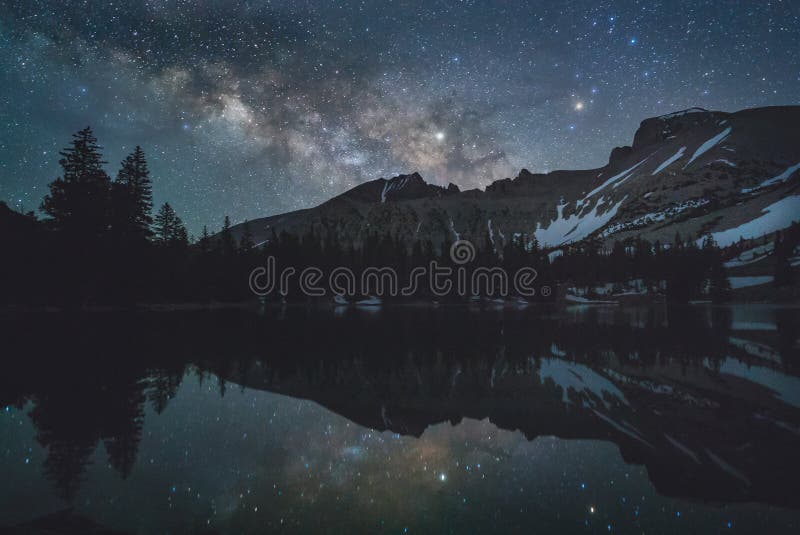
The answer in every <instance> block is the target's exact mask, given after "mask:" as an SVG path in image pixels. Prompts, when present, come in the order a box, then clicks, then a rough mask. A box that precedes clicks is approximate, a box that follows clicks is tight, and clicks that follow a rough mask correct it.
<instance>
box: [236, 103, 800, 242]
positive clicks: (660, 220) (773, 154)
mask: <svg viewBox="0 0 800 535" xmlns="http://www.w3.org/2000/svg"><path fill="white" fill-rule="evenodd" d="M798 140H800V106H785V107H769V108H755V109H747V110H742V111H739V112H736V113H726V112H719V111H708V110H704V109H702V108H690V109H687V110H683V111H679V112H676V113H670V114H667V115H662V116H660V117H653V118H649V119H646V120H644V121H642V122H641V124H640V126H639V128H638V130H637V131H636V133H635V134H634V137H633V143H632V144H631V145H630V146H625V147H617V148H615V149H613V150H612V151H611V154H610V156H609V161H608V163H607V164H606V165H605V166H603V167H601V168H598V169H588V170H578V171H553V172H550V173H546V174H538V173H531V172H529V171H528V170H526V169H523V170H522V171H521V172H520V173H519V174H518V175H517V177H515V178H506V179H502V180H497V181H495V182H493V183H491V184H490V185H488V186H487V187H486V189H485V191H481V190H469V191H464V192H462V191H460V190H459V189H458V187H457V186H455V185H453V184H450V185H449V186H448V187H447V188H444V187H441V186H436V185H432V184H428V183H426V182H425V180H424V179H423V178H422V176H420V175H419V174H418V173H412V174H410V175H399V176H396V177H394V178H390V179H385V178H380V179H377V180H372V181H369V182H366V183H364V184H361V185H359V186H356V187H355V188H353V189H351V190H349V191H347V192H345V193H343V194H341V195H339V196H337V197H334V198H333V199H331V200H329V201H327V202H325V203H323V204H321V205H319V206H317V207H315V208H311V209H305V210H298V211H295V212H290V213H287V214H282V215H276V216H271V217H266V218H262V219H258V220H255V221H251V222H250V230H251V232H252V233H253V235H254V237H255V239H256V242H257V243H260V242H264V241H267V240H269V239H270V237H271V236H272V235H273V234H272V233H273V231H274V232H276V233H280V232H283V231H286V232H288V233H290V234H296V235H298V236H302V235H304V234H306V233H308V232H309V231H312V230H313V231H314V232H315V233H316V234H318V235H321V236H328V235H330V234H331V233H335V234H336V236H337V237H338V239H339V241H340V242H343V243H353V244H355V245H358V244H360V243H362V242H363V240H364V239H365V237H366V236H368V235H370V234H371V233H375V232H377V233H391V234H392V235H394V236H399V237H400V238H402V239H404V240H405V241H406V242H408V243H412V242H413V241H415V240H421V239H424V240H430V241H431V242H432V243H434V244H441V243H443V242H444V241H445V240H447V241H452V240H455V239H469V240H472V241H475V242H477V243H486V242H487V241H489V242H491V243H492V244H493V245H495V246H496V247H497V246H502V244H504V243H506V242H507V241H508V240H512V239H522V240H526V241H532V240H533V239H536V240H537V241H538V243H539V244H540V245H541V246H543V247H548V248H558V247H560V246H564V245H567V244H571V243H576V242H579V241H581V240H585V239H589V238H592V239H598V240H601V241H603V242H609V243H610V242H613V241H618V240H619V241H624V240H626V239H629V238H636V237H642V238H645V239H648V240H650V241H656V240H660V241H661V242H670V241H672V239H673V237H674V236H675V234H676V232H678V233H680V234H681V235H682V236H684V237H691V238H693V239H698V240H699V239H702V237H703V236H705V235H708V234H711V235H713V236H714V238H715V239H716V240H717V242H719V244H720V245H721V246H725V245H728V244H730V243H733V242H735V241H738V240H739V238H741V237H744V238H755V237H758V236H761V235H763V234H765V233H769V232H773V231H775V230H779V229H782V228H785V227H787V226H789V225H790V224H791V222H792V220H794V219H798V220H800V192H799V191H798V189H799V186H800V141H798ZM241 231H242V227H241V226H237V227H234V229H233V232H234V234H237V233H240V232H241Z"/></svg>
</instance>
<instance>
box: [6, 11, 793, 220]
mask: <svg viewBox="0 0 800 535" xmlns="http://www.w3.org/2000/svg"><path fill="white" fill-rule="evenodd" d="M678 4H680V5H675V6H670V7H669V8H667V7H666V6H661V7H659V6H653V8H652V9H651V10H646V11H644V12H643V11H641V10H637V9H632V8H629V7H626V6H622V7H619V6H617V7H615V6H604V5H596V4H595V3H594V2H589V1H586V2H578V4H577V5H575V6H573V7H572V8H571V9H569V10H565V9H564V7H563V5H562V3H561V2H556V1H548V2H542V3H539V4H537V5H536V6H528V5H525V4H522V3H521V4H508V5H506V4H502V5H494V4H492V5H484V4H477V3H472V2H440V3H436V4H435V5H434V4H431V3H414V2H410V3H405V2H404V3H392V2H386V3H384V2H375V3H367V4H365V3H361V2H349V1H345V2H335V3H319V2H312V1H304V2H290V1H280V0H279V1H261V0H251V1H247V2H244V1H227V0H226V1H223V0H203V1H188V0H149V1H132V2H125V3H123V2H114V3H110V2H83V1H77V0H60V1H54V0H0V43H1V44H2V50H0V64H1V66H2V69H0V103H2V106H3V111H2V121H3V123H4V134H3V139H2V142H0V199H3V200H6V201H8V202H10V204H12V205H24V206H25V208H26V209H32V208H35V207H36V206H37V205H38V203H39V201H40V200H41V197H42V195H43V192H44V190H45V186H46V184H47V183H48V182H49V181H50V180H52V179H53V178H54V177H55V176H56V175H57V173H58V166H57V160H58V158H57V152H58V150H59V149H60V148H61V147H63V146H64V144H65V143H66V142H67V141H68V140H69V135H70V134H71V133H72V132H74V131H76V130H78V129H79V128H81V127H83V126H85V125H87V124H90V125H92V126H93V127H94V128H95V130H96V133H97V134H98V137H99V138H100V140H101V142H102V143H103V144H104V145H105V148H106V156H107V159H108V161H109V162H111V163H110V164H109V167H110V171H112V173H113V172H114V171H115V169H113V167H114V165H116V162H118V161H120V160H121V159H122V157H124V155H125V153H126V152H127V151H129V150H130V149H131V147H132V146H133V145H135V144H141V145H142V146H144V148H145V150H146V152H147V154H148V155H149V157H150V160H151V168H152V170H153V174H154V180H155V195H156V200H157V201H158V202H163V201H164V200H170V202H172V203H173V204H174V205H175V206H176V207H177V208H178V210H179V211H180V212H181V213H182V214H183V215H184V218H185V220H186V221H187V222H188V223H189V224H190V227H191V229H192V231H193V232H195V233H196V232H198V231H199V229H200V227H201V226H202V225H203V224H208V225H209V226H210V227H211V228H212V229H213V228H215V227H218V225H219V222H220V221H221V219H222V216H223V215H224V214H226V213H227V214H230V215H231V216H232V218H233V219H234V221H238V220H241V219H244V218H254V217H260V216H264V215H268V214H273V213H277V212H281V211H285V210H291V209H297V208H302V207H307V206H310V205H313V204H315V203H319V202H322V201H324V200H326V199H327V198H329V197H330V196H332V195H335V194H338V193H341V192H343V191H344V190H346V189H347V188H350V187H352V186H354V185H356V184H358V183H361V182H363V181H366V180H371V179H375V178H378V177H381V176H384V177H389V176H393V175H395V174H399V173H408V172H411V171H418V172H420V173H421V174H422V175H423V176H424V177H425V178H426V179H427V180H429V181H431V182H435V183H439V184H446V183H447V182H454V183H457V184H458V185H459V186H461V187H462V188H470V187H481V186H485V185H486V184H488V183H489V182H491V181H492V180H495V179H499V178H504V177H506V176H514V175H516V173H517V172H518V170H519V169H520V168H521V167H527V168H529V169H531V170H532V171H548V170H552V169H555V168H581V167H590V166H597V165H601V164H602V163H604V161H605V160H606V158H607V156H608V153H609V151H610V149H611V148H612V147H613V146H614V145H621V144H625V143H629V142H630V139H631V137H632V135H633V132H634V131H635V128H636V126H637V125H638V122H639V121H640V120H641V119H643V118H645V117H647V116H652V115H657V114H660V113H666V112H668V111H672V110H674V109H678V108H685V107H689V106H696V105H699V106H704V107H708V108H718V109H728V110H733V109H738V108H741V107H745V106H755V105H768V104H787V103H794V102H796V101H797V94H800V91H798V89H800V80H798V79H797V78H796V76H794V75H792V74H791V73H796V72H797V70H798V68H800V65H799V64H798V60H797V58H796V57H794V56H792V55H791V54H790V53H789V52H790V51H791V50H796V49H797V48H798V47H799V46H800V32H799V31H798V30H797V28H798V24H794V25H792V24H790V23H788V22H787V23H786V24H785V25H781V26H780V27H775V28H772V26H774V21H776V20H785V21H792V20H794V21H795V22H798V14H797V13H793V12H792V9H791V7H790V6H777V7H775V6H774V7H773V8H772V11H771V12H770V13H769V14H752V13H751V14H750V15H748V16H744V15H742V14H740V13H738V12H737V13H721V12H720V11H719V10H714V9H712V8H711V7H709V6H698V5H696V4H695V3H693V2H688V1H681V2H678ZM667 9H669V11H670V13H672V12H681V13H686V14H687V15H686V20H680V21H679V20H675V18H674V17H666V15H667V13H666V10H667ZM739 11H741V10H739ZM754 17H755V19H757V20H755V19H754ZM701 19H702V20H703V21H704V23H703V24H704V26H703V27H704V28H707V29H706V30H704V31H703V32H700V31H692V29H693V28H697V25H696V24H695V22H694V21H696V20H701ZM665 20H668V21H670V22H667V23H665V22H664V21H665ZM762 23H763V24H762ZM723 28H724V30H725V31H724V32H722V29H723ZM687 29H688V30H689V31H687ZM716 29H718V30H719V32H716ZM772 30H775V31H772ZM717 33H719V35H717ZM759 42H763V43H765V44H766V45H768V46H767V47H766V48H763V47H759V46H756V43H759ZM692 47H695V48H696V49H698V50H700V49H702V50H703V54H701V55H692V56H687V55H686V54H685V50H687V49H692ZM787 54H788V55H787ZM745 64H746V67H747V68H746V69H744V67H743V65H745ZM778 66H780V68H778ZM792 66H794V67H797V68H792ZM787 67H788V68H787ZM576 102H581V103H582V104H583V105H582V106H576V105H575V103H576Z"/></svg>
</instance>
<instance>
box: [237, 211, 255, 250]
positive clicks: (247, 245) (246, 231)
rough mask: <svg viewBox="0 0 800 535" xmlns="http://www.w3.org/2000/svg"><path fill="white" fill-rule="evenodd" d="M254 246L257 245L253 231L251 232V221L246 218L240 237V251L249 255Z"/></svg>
mask: <svg viewBox="0 0 800 535" xmlns="http://www.w3.org/2000/svg"><path fill="white" fill-rule="evenodd" d="M253 247H255V242H254V241H253V233H252V232H250V223H249V222H248V221H247V220H246V219H245V221H244V223H243V224H242V237H241V238H240V239H239V251H240V252H241V253H242V254H245V255H247V254H249V253H251V252H252V250H253Z"/></svg>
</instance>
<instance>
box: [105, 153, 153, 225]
mask: <svg viewBox="0 0 800 535" xmlns="http://www.w3.org/2000/svg"><path fill="white" fill-rule="evenodd" d="M152 210H153V192H152V186H151V182H150V170H149V169H148V167H147V160H146V159H145V156H144V150H142V147H140V146H138V145H137V146H136V148H135V149H134V150H133V152H132V153H130V154H129V155H128V156H126V157H125V159H124V160H123V161H122V163H121V168H120V170H119V173H118V174H117V180H116V181H115V182H114V211H115V218H114V221H115V224H116V225H117V226H119V227H121V228H118V229H116V230H117V232H115V234H117V235H119V236H122V237H124V238H126V239H132V240H143V239H147V238H150V237H151V236H152V234H153V233H152V231H151V230H150V226H151V225H152V224H153V218H152V216H151V212H152Z"/></svg>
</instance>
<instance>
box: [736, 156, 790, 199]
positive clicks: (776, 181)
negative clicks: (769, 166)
mask: <svg viewBox="0 0 800 535" xmlns="http://www.w3.org/2000/svg"><path fill="white" fill-rule="evenodd" d="M798 169H800V163H796V164H795V165H793V166H791V167H789V168H787V169H785V170H784V171H783V173H781V174H779V175H777V176H774V177H772V178H769V179H767V180H765V181H763V182H762V183H761V184H759V185H758V186H756V187H754V188H745V189H743V190H742V193H750V192H751V191H755V190H757V189H761V188H766V187H769V186H772V185H773V184H779V183H781V182H786V181H787V180H789V177H791V176H792V175H793V174H794V172H795V171H797V170H798Z"/></svg>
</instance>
